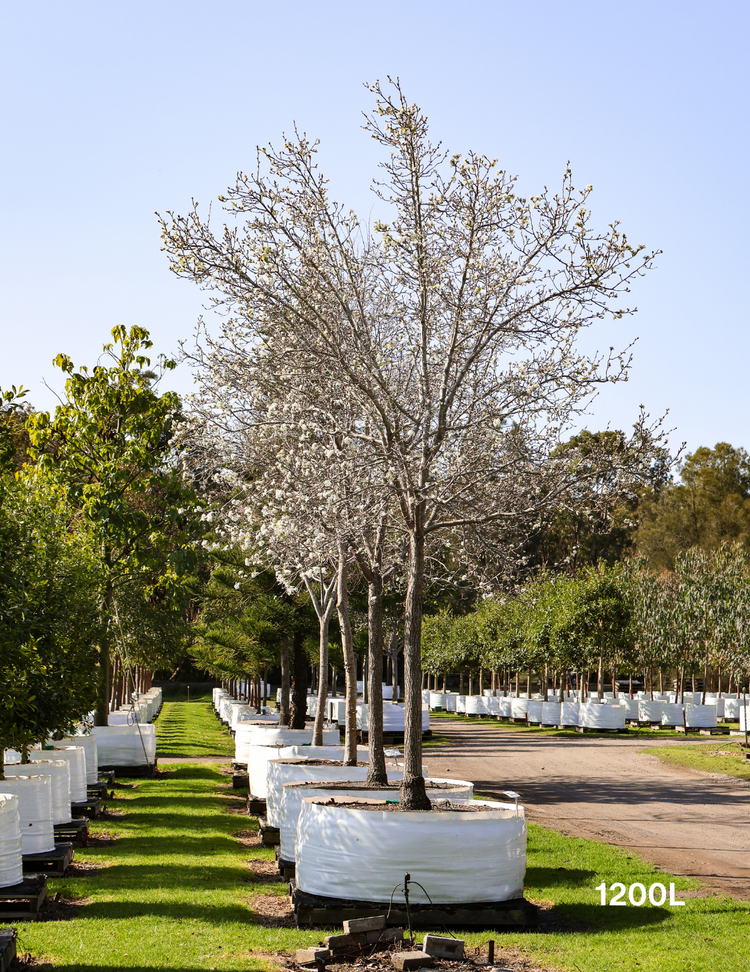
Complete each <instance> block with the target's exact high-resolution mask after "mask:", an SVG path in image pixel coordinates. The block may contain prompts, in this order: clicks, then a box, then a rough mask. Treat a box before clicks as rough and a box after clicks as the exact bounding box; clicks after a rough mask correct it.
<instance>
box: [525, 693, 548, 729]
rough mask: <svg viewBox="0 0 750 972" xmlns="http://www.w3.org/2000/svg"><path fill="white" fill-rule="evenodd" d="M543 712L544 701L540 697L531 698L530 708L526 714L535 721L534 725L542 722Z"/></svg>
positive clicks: (531, 720)
mask: <svg viewBox="0 0 750 972" xmlns="http://www.w3.org/2000/svg"><path fill="white" fill-rule="evenodd" d="M543 712H544V702H542V701H540V700H538V699H529V708H528V711H527V714H526V718H527V719H528V721H529V722H532V723H534V725H539V724H540V723H541V722H542V715H543Z"/></svg>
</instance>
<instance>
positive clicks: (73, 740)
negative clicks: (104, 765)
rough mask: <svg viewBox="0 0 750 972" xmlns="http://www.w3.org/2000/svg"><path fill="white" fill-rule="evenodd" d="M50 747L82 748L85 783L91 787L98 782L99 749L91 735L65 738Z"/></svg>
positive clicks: (82, 734) (93, 736)
mask: <svg viewBox="0 0 750 972" xmlns="http://www.w3.org/2000/svg"><path fill="white" fill-rule="evenodd" d="M52 745H53V746H54V747H55V748H56V749H57V748H59V747H60V746H83V753H84V756H85V757H86V783H88V784H91V785H93V784H94V783H98V782H99V747H98V746H97V744H96V736H95V735H94V734H93V733H85V734H84V733H81V734H80V735H77V736H65V738H64V739H61V740H60V741H59V742H53V743H52Z"/></svg>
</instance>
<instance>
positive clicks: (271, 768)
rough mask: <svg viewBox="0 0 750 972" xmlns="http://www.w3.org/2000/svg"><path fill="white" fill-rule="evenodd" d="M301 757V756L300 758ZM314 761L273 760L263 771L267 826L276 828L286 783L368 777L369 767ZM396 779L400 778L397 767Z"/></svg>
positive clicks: (348, 779)
mask: <svg viewBox="0 0 750 972" xmlns="http://www.w3.org/2000/svg"><path fill="white" fill-rule="evenodd" d="M303 760H304V757H303ZM316 762H317V760H304V761H303V762H299V760H295V759H292V760H285V759H272V760H270V761H269V763H268V768H267V770H266V786H267V789H268V794H267V796H266V820H267V821H268V824H269V826H271V827H278V826H279V825H280V820H281V797H282V793H283V789H282V788H283V786H284V784H285V783H300V782H302V781H303V780H325V781H327V782H333V781H336V780H347V781H358V780H364V779H366V778H367V772H368V770H369V768H370V767H369V766H344V765H342V764H341V763H328V764H327V765H314V764H315V763H316ZM399 772H400V774H401V775H400V776H399V779H402V778H403V770H400V771H399Z"/></svg>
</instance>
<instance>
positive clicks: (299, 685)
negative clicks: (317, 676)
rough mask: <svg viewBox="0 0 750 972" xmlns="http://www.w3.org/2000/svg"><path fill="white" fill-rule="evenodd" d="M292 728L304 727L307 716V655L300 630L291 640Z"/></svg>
mask: <svg viewBox="0 0 750 972" xmlns="http://www.w3.org/2000/svg"><path fill="white" fill-rule="evenodd" d="M292 665H293V669H294V671H293V675H292V712H291V725H290V728H292V729H304V728H305V718H306V716H307V655H306V654H305V644H304V636H303V634H302V632H301V631H295V632H294V637H293V640H292Z"/></svg>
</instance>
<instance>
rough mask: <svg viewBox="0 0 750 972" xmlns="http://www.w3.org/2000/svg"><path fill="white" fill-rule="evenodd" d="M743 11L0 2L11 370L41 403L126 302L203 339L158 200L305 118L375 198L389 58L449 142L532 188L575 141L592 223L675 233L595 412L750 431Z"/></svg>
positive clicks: (739, 434)
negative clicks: (623, 362) (174, 265)
mask: <svg viewBox="0 0 750 972" xmlns="http://www.w3.org/2000/svg"><path fill="white" fill-rule="evenodd" d="M749 26H750V4H748V3H746V2H721V0H719V2H715V3H713V4H711V5H708V4H705V3H696V2H690V0H683V2H679V3H678V2H655V0H651V2H648V3H644V2H635V3H633V2H631V3H628V4H607V3H601V2H598V3H589V2H576V0H567V2H565V3H560V2H533V0H531V2H528V0H527V2H524V3H520V2H514V3H509V2H503V0H496V2H480V0H474V2H472V0H465V2H464V3H462V4H460V5H459V4H456V3H445V2H441V0H431V2H408V0H401V2H399V3H395V2H390V0H385V2H378V3H370V2H359V3H352V2H315V3H312V2H286V3H277V4H267V3H265V4H259V3H255V2H244V3H241V2H231V0H223V2H222V0H212V2H210V3H209V2H205V3H197V2H190V0H179V2H172V0H150V2H147V3H146V2H137V0H129V2H128V3H122V4H104V3H101V2H74V0H66V2H65V3H60V2H58V0H35V2H34V3H18V2H9V0H0V45H1V46H0V120H1V123H2V135H3V139H2V145H3V151H2V154H1V155H0V176H1V178H0V197H1V198H0V203H1V208H0V218H1V219H2V227H3V232H2V234H1V235H0V338H1V340H2V343H1V344H0V386H2V387H7V386H8V385H10V384H11V383H15V384H17V385H18V384H21V383H22V384H24V385H25V386H27V387H28V388H29V389H30V400H31V402H32V403H33V404H34V405H36V406H38V407H45V408H47V407H51V406H52V405H53V404H54V397H53V395H52V394H51V393H50V392H49V391H47V390H46V389H45V387H44V385H43V383H42V382H43V379H46V380H47V382H48V383H49V384H50V385H51V386H52V387H53V388H57V389H60V387H61V381H60V375H59V372H57V370H56V369H55V368H53V366H52V364H51V361H52V358H53V357H54V355H55V354H57V353H58V352H59V351H65V352H67V353H68V354H70V355H71V356H72V357H73V360H74V361H75V362H76V363H77V364H79V363H80V364H84V363H88V364H92V363H93V362H94V361H95V359H96V357H97V354H98V352H99V351H100V349H101V344H102V343H103V342H104V341H105V340H107V338H108V335H109V331H110V329H111V328H112V327H113V326H114V325H115V324H120V323H122V324H125V325H127V326H130V325H132V324H141V325H143V326H145V327H147V328H148V329H149V330H150V331H151V333H152V337H153V339H154V342H155V345H156V347H157V348H158V350H161V351H165V352H173V351H175V350H176V349H177V344H178V341H179V340H180V339H181V338H188V339H189V338H190V335H191V333H192V330H193V328H194V325H195V322H196V319H197V317H198V315H199V313H200V312H201V306H202V303H203V301H204V300H205V296H204V295H201V294H200V292H198V291H197V290H196V289H195V288H194V287H193V286H192V285H190V284H188V283H186V282H181V281H178V280H175V279H174V278H173V277H172V276H171V275H170V273H169V271H168V270H167V264H166V259H165V257H164V254H163V253H161V252H160V249H159V247H160V242H159V234H158V227H157V222H156V217H155V216H154V212H155V211H159V212H165V211H167V210H170V209H171V210H175V211H177V212H185V211H186V210H187V209H188V208H189V205H190V200H191V198H195V199H197V200H200V201H201V203H202V204H203V205H208V203H209V202H210V201H211V200H212V199H215V197H216V196H217V195H218V194H219V193H221V192H222V190H223V189H224V188H225V187H226V186H227V185H228V184H229V183H231V182H232V181H233V179H234V175H235V173H236V171H237V170H238V169H242V168H250V167H251V165H252V163H253V159H254V148H255V145H256V144H258V143H265V142H267V141H274V140H275V141H278V140H279V137H280V135H281V133H282V131H284V130H289V129H290V127H291V125H292V122H293V121H295V120H296V122H297V124H298V125H299V127H301V128H302V129H304V130H306V131H307V132H308V134H310V135H311V136H315V137H318V138H320V139H321V142H322V145H321V151H320V161H321V167H322V168H323V169H324V171H325V172H326V173H327V174H328V175H329V177H330V179H331V184H332V194H333V196H334V197H335V198H337V199H340V200H342V201H345V202H346V203H347V204H349V205H351V206H352V207H353V208H355V209H356V210H357V211H358V212H359V213H360V215H362V216H364V217H367V215H368V213H369V212H370V210H371V207H372V205H373V202H372V200H371V198H370V197H369V190H368V186H369V181H370V179H371V177H372V176H373V175H374V174H375V166H376V163H377V161H378V159H377V154H376V150H375V146H374V145H373V144H372V143H371V142H370V140H369V139H368V138H367V136H366V135H365V134H364V132H362V130H361V128H360V123H361V112H362V111H365V110H368V109H369V108H370V106H371V96H370V95H369V94H368V93H367V92H366V91H365V90H364V88H363V87H362V84H363V82H364V81H368V80H373V79H375V78H384V77H385V76H386V75H387V74H391V75H398V76H400V78H401V80H402V84H403V86H404V89H405V91H406V93H407V95H408V97H409V98H410V99H412V100H414V101H416V102H417V103H418V104H420V106H421V107H422V108H423V109H424V111H425V112H426V113H427V114H428V116H429V118H430V123H431V130H432V134H433V135H434V136H435V138H437V139H441V140H442V141H443V143H444V144H445V145H446V146H447V147H450V148H451V149H452V150H454V151H463V150H467V149H474V150H477V151H481V152H484V153H486V154H488V155H491V156H493V157H496V158H498V160H499V161H500V164H501V165H502V167H503V168H505V169H507V170H509V171H511V172H514V173H517V174H518V176H519V185H520V187H521V189H522V191H524V192H525V193H529V194H530V193H533V192H536V191H538V190H539V188H540V187H541V185H542V184H548V185H550V186H556V185H558V184H559V182H560V179H561V176H562V173H563V170H564V168H565V165H566V163H567V161H568V160H570V162H571V165H572V169H573V174H574V179H575V181H576V184H578V185H585V184H587V183H592V184H593V185H594V189H595V193H594V196H593V199H592V209H593V213H594V217H595V220H596V221H597V222H598V223H600V224H601V225H602V226H606V224H607V223H609V222H611V221H612V220H614V219H617V220H619V221H620V222H621V224H622V226H623V228H624V230H625V231H626V232H627V234H628V236H629V237H630V238H631V239H632V240H635V241H637V242H642V243H645V244H646V245H647V246H648V247H649V248H652V247H653V248H659V249H662V250H663V251H664V253H663V255H662V256H661V257H660V258H659V260H658V265H657V269H656V270H654V271H653V272H652V273H651V274H650V275H649V277H648V278H647V279H646V280H644V281H642V282H641V283H640V284H639V285H638V287H637V290H636V291H635V293H634V302H635V303H637V305H638V307H639V313H638V314H637V315H636V317H635V318H633V319H630V320H626V321H624V322H620V323H619V324H617V325H606V326H605V327H603V328H602V329H601V330H600V331H599V332H598V333H597V334H592V336H591V339H592V340H593V341H594V343H596V344H598V345H600V346H602V347H605V348H606V347H609V345H610V344H614V345H617V346H620V345H622V344H625V343H627V342H628V341H629V340H631V339H632V338H634V337H638V342H637V344H636V348H635V363H634V368H633V371H632V376H631V379H630V381H629V382H628V384H627V385H625V386H619V387H615V388H611V389H608V390H607V392H606V394H605V395H603V396H602V397H601V398H600V399H599V400H598V401H597V403H596V405H595V407H594V410H593V414H592V416H591V418H590V420H589V423H588V424H589V427H591V428H598V427H603V426H605V425H607V424H608V423H610V424H611V425H612V426H614V427H620V428H627V427H628V426H629V425H630V424H631V423H632V421H633V420H634V419H635V417H636V415H637V410H638V406H639V405H640V404H641V403H642V404H644V405H645V406H646V408H647V409H648V410H649V411H650V412H651V413H652V414H653V415H659V414H661V413H663V412H664V411H666V410H667V409H669V410H670V415H669V417H668V419H667V425H668V426H669V427H670V428H671V427H674V428H675V429H676V431H675V433H674V435H673V436H672V442H673V443H675V444H677V443H679V442H681V441H682V440H686V441H687V444H688V448H690V449H693V448H696V447H697V446H699V445H713V444H714V443H715V442H717V441H721V440H724V441H728V442H731V443H732V444H734V445H741V446H744V447H745V448H748V449H750V431H749V430H748V424H747V415H748V404H749V401H748V399H749V395H748V380H747V375H746V372H747V363H748V358H749V354H748V352H750V328H749V327H748V324H749V323H750V322H749V321H748V310H747V307H748V301H747V298H746V295H745V292H744V285H745V280H746V276H747V243H746V237H747V229H746V227H747V225H748V222H749V220H748V216H749V215H750V213H749V212H748V210H749V209H750V207H749V206H748V201H749V200H748V194H749V190H748V180H747V160H748V131H750V126H749V125H748V108H747V106H748V75H749V74H750V67H749V66H748V65H749V63H750V59H748V57H747V44H748V27H749ZM173 384H174V386H175V387H177V389H178V390H180V391H183V392H184V391H188V390H189V389H190V385H191V378H190V375H189V374H187V373H186V372H185V371H184V370H182V369H181V370H180V371H178V372H177V373H176V375H175V376H174V378H173Z"/></svg>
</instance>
